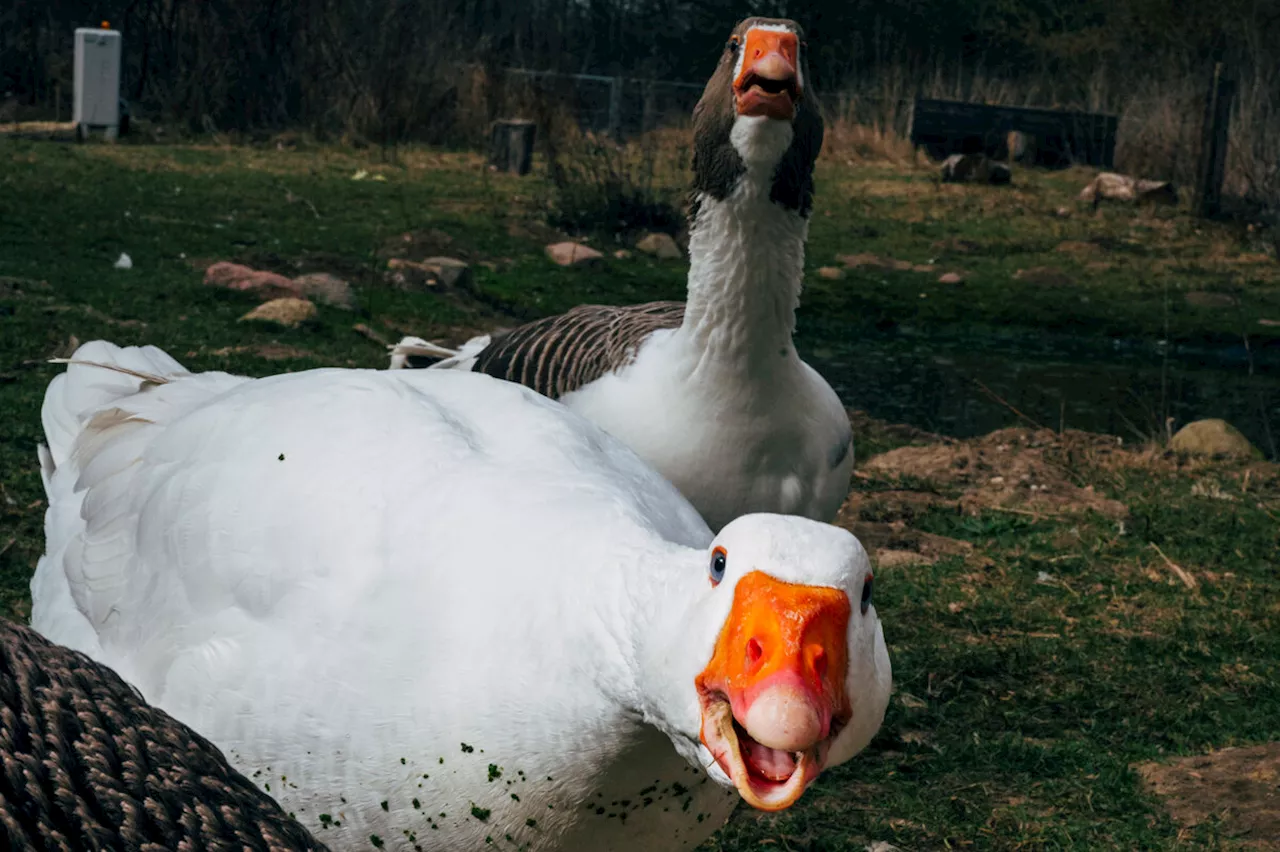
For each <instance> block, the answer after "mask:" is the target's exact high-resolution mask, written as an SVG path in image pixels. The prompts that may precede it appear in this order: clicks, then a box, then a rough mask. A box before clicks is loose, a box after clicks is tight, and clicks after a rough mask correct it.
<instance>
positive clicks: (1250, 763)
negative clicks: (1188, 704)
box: [1134, 743, 1280, 850]
mask: <svg viewBox="0 0 1280 852" xmlns="http://www.w3.org/2000/svg"><path fill="white" fill-rule="evenodd" d="M1134 769H1136V770H1137V772H1138V774H1139V775H1140V776H1141V777H1142V780H1143V781H1144V782H1145V783H1146V785H1147V787H1148V788H1149V789H1150V790H1151V791H1152V792H1154V793H1155V794H1156V795H1157V796H1159V797H1160V798H1161V799H1162V800H1163V802H1164V805H1165V808H1166V809H1167V810H1168V811H1169V815H1170V816H1171V817H1172V818H1173V820H1174V821H1175V822H1177V823H1178V824H1179V825H1182V826H1187V827H1190V826H1195V825H1199V824H1201V823H1203V822H1205V821H1206V820H1218V821H1220V824H1221V825H1222V827H1223V828H1225V832H1224V833H1225V834H1226V835H1227V836H1228V837H1231V838H1232V839H1234V840H1236V841H1238V842H1240V843H1241V844H1242V845H1243V846H1244V847H1245V848H1247V849H1265V850H1276V849H1280V743H1266V744H1264V745H1259V746H1251V747H1249V748H1224V749H1220V750H1218V751H1215V752H1212V753H1210V754H1202V755H1195V756H1193V757H1183V758H1179V759H1178V760H1174V761H1171V762H1168V763H1143V764H1139V765H1137V766H1135V767H1134Z"/></svg>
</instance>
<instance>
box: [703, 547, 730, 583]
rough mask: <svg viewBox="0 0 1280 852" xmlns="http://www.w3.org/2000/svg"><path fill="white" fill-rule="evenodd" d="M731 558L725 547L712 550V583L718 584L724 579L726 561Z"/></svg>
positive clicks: (710, 569) (710, 571)
mask: <svg viewBox="0 0 1280 852" xmlns="http://www.w3.org/2000/svg"><path fill="white" fill-rule="evenodd" d="M728 559H729V554H728V553H727V552H726V551H725V549H724V548H723V547H717V548H716V549H715V550H713V551H711V567H710V568H709V569H708V570H709V573H710V574H711V585H713V586H718V585H720V581H721V580H723V579H724V568H725V562H727V561H728Z"/></svg>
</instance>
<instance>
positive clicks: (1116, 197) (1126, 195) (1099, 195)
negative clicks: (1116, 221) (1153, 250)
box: [1079, 172, 1178, 207]
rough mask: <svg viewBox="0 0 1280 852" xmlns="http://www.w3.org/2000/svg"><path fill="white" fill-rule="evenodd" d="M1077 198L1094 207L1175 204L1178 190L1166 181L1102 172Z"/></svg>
mask: <svg viewBox="0 0 1280 852" xmlns="http://www.w3.org/2000/svg"><path fill="white" fill-rule="evenodd" d="M1079 198H1080V200H1081V201H1092V202H1093V205H1094V206H1095V207H1097V206H1098V203H1099V202H1101V201H1125V202H1131V203H1138V202H1147V203H1151V204H1177V203H1178V189H1177V187H1175V186H1174V185H1173V184H1172V183H1171V182H1169V181H1167V180H1144V179H1142V178H1134V177H1129V176H1128V175H1121V174H1116V173H1115V172H1102V173H1101V174H1100V175H1098V176H1097V177H1096V178H1094V179H1093V180H1092V181H1090V182H1089V185H1088V186H1086V187H1085V188H1084V189H1082V190H1080V195H1079Z"/></svg>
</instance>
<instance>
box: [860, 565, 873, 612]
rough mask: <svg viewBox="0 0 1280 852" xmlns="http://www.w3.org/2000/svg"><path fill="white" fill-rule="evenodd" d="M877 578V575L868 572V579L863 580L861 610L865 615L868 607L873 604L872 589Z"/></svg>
mask: <svg viewBox="0 0 1280 852" xmlns="http://www.w3.org/2000/svg"><path fill="white" fill-rule="evenodd" d="M875 579H876V578H875V577H873V576H871V575H870V574H868V575H867V579H865V580H863V581H862V604H861V610H862V614H863V615H866V614H867V608H868V607H870V606H871V591H872V588H873V587H874V585H875Z"/></svg>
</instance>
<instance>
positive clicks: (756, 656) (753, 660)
mask: <svg viewBox="0 0 1280 852" xmlns="http://www.w3.org/2000/svg"><path fill="white" fill-rule="evenodd" d="M763 656H764V648H763V647H762V646H761V645H760V643H759V642H758V641H757V640H755V639H751V640H749V641H748V642H747V663H748V664H749V665H752V666H754V665H756V664H757V663H759V662H760V658H761V657H763Z"/></svg>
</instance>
